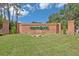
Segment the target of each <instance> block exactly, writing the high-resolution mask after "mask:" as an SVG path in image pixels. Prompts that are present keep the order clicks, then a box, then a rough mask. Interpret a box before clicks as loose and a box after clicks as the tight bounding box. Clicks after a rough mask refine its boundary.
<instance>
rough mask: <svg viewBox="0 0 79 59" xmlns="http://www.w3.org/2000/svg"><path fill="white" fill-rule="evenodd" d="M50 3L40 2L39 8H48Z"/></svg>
mask: <svg viewBox="0 0 79 59" xmlns="http://www.w3.org/2000/svg"><path fill="white" fill-rule="evenodd" d="M49 5H50V4H49V3H40V4H39V8H40V9H47V8H48V6H49Z"/></svg>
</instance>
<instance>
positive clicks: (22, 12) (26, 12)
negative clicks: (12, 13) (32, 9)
mask: <svg viewBox="0 0 79 59" xmlns="http://www.w3.org/2000/svg"><path fill="white" fill-rule="evenodd" d="M20 14H21V15H22V16H25V15H28V14H29V11H26V10H25V9H23V11H21V10H20Z"/></svg>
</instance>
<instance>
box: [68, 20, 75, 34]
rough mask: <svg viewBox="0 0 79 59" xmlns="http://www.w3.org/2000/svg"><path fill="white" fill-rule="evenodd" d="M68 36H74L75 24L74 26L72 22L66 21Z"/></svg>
mask: <svg viewBox="0 0 79 59" xmlns="http://www.w3.org/2000/svg"><path fill="white" fill-rule="evenodd" d="M67 33H68V34H70V35H74V34H75V24H74V20H69V21H68V31H67Z"/></svg>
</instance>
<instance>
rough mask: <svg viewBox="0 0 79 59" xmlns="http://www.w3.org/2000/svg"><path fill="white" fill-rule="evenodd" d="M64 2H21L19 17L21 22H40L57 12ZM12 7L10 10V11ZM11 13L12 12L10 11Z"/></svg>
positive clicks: (45, 20)
mask: <svg viewBox="0 0 79 59" xmlns="http://www.w3.org/2000/svg"><path fill="white" fill-rule="evenodd" d="M64 5H65V3H25V4H24V3H23V4H22V6H21V8H22V10H21V11H20V12H21V14H22V16H20V17H19V21H18V22H21V23H31V22H41V23H45V22H47V21H48V17H49V15H51V14H54V13H57V12H58V11H59V10H61V9H63V7H64ZM12 10H13V9H12V8H10V11H11V12H12ZM11 14H12V13H11Z"/></svg>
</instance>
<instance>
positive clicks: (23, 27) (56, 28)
mask: <svg viewBox="0 0 79 59" xmlns="http://www.w3.org/2000/svg"><path fill="white" fill-rule="evenodd" d="M31 26H48V28H49V29H48V30H47V29H45V30H32V29H31ZM60 27H61V26H60V24H59V23H48V24H40V23H32V24H21V23H18V24H17V32H18V33H22V34H23V33H33V34H41V33H60V31H61V28H60Z"/></svg>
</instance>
